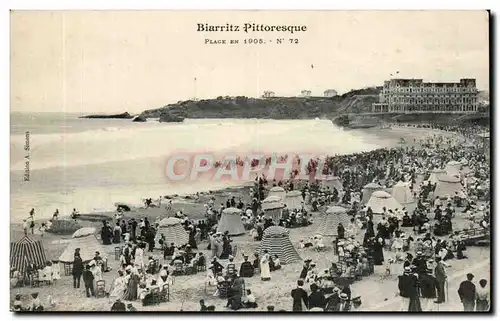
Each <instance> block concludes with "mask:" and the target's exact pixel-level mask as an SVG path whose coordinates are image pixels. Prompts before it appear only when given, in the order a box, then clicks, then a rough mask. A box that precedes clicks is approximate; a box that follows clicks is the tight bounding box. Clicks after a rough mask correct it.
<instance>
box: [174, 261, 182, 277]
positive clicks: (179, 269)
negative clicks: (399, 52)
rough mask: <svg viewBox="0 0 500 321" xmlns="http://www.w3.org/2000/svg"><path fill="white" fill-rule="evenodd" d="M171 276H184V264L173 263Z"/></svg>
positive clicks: (179, 262)
mask: <svg viewBox="0 0 500 321" xmlns="http://www.w3.org/2000/svg"><path fill="white" fill-rule="evenodd" d="M172 274H173V275H182V274H184V264H183V263H182V262H181V261H175V262H174V271H173V272H172Z"/></svg>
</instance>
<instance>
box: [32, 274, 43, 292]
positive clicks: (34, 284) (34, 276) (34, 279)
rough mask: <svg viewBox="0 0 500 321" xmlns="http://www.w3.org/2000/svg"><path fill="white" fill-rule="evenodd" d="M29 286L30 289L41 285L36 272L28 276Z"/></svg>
mask: <svg viewBox="0 0 500 321" xmlns="http://www.w3.org/2000/svg"><path fill="white" fill-rule="evenodd" d="M30 284H31V287H32V288H38V287H40V285H41V284H42V281H40V276H39V274H38V271H37V272H33V273H32V274H31V275H30Z"/></svg>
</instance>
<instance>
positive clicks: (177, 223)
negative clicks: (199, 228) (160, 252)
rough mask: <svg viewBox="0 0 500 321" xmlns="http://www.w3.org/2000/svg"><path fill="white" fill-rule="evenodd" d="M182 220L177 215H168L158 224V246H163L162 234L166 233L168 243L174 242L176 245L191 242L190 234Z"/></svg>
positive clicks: (156, 241)
mask: <svg viewBox="0 0 500 321" xmlns="http://www.w3.org/2000/svg"><path fill="white" fill-rule="evenodd" d="M181 223H182V221H181V220H180V219H178V218H175V217H167V218H164V219H163V220H161V221H160V222H159V223H158V224H159V226H158V231H157V232H156V236H155V244H156V247H157V248H161V245H160V243H158V241H159V240H160V237H161V235H162V234H163V235H165V240H166V244H168V245H170V244H171V243H174V245H175V246H183V245H185V244H187V243H188V242H189V235H188V233H187V232H186V230H185V229H184V227H183V226H182V224H181Z"/></svg>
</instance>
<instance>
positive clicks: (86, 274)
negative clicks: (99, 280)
mask: <svg viewBox="0 0 500 321" xmlns="http://www.w3.org/2000/svg"><path fill="white" fill-rule="evenodd" d="M83 283H84V284H85V293H86V295H87V297H90V296H91V295H92V296H94V275H93V274H92V272H91V271H90V265H87V266H85V271H83Z"/></svg>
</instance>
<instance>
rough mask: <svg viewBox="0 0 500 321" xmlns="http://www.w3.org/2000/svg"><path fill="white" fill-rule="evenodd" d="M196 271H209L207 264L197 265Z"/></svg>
mask: <svg viewBox="0 0 500 321" xmlns="http://www.w3.org/2000/svg"><path fill="white" fill-rule="evenodd" d="M196 269H197V271H198V272H205V271H206V270H207V263H206V262H204V263H202V264H197V265H196Z"/></svg>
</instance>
